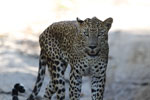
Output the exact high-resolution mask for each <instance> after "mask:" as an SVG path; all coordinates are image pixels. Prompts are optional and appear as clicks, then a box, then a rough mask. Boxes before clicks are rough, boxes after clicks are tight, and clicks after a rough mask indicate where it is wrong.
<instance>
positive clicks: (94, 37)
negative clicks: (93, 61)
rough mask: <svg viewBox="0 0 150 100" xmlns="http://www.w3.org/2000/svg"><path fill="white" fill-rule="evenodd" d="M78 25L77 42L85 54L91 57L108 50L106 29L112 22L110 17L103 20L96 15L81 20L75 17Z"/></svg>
mask: <svg viewBox="0 0 150 100" xmlns="http://www.w3.org/2000/svg"><path fill="white" fill-rule="evenodd" d="M77 22H78V26H79V34H78V38H79V40H78V43H79V44H80V48H82V51H84V52H85V53H86V54H87V55H89V56H91V57H93V56H98V55H99V54H100V53H103V52H108V31H109V29H110V28H111V24H112V22H113V19H112V18H107V19H106V20H104V21H101V20H99V19H98V18H96V17H93V18H91V19H90V18H87V19H85V20H81V19H79V18H77Z"/></svg>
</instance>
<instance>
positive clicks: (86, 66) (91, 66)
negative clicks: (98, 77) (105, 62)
mask: <svg viewBox="0 0 150 100" xmlns="http://www.w3.org/2000/svg"><path fill="white" fill-rule="evenodd" d="M99 63H100V62H99V61H98V59H96V58H95V59H94V58H92V59H88V58H85V59H83V60H81V63H78V64H77V65H78V66H77V70H78V71H79V73H80V74H81V75H82V76H91V75H94V74H99V73H100V71H101V70H100V69H101V66H100V65H99Z"/></svg>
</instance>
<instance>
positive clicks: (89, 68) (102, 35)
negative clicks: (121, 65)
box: [13, 17, 113, 100]
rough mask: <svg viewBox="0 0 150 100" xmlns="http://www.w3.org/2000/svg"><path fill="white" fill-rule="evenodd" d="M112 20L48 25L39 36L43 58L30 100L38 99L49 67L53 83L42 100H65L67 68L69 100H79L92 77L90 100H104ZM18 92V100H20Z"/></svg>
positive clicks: (91, 19) (88, 19)
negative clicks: (82, 88)
mask: <svg viewBox="0 0 150 100" xmlns="http://www.w3.org/2000/svg"><path fill="white" fill-rule="evenodd" d="M112 23H113V18H111V17H109V18H107V19H105V20H104V21H102V20H100V19H98V18H97V17H92V18H86V19H84V20H81V19H80V18H78V17H77V18H76V20H73V21H59V22H55V23H52V24H51V25H50V26H48V27H47V28H46V29H45V30H44V31H43V33H42V34H41V35H40V36H39V45H40V49H41V51H40V57H39V70H38V76H37V80H36V83H35V86H34V88H33V91H32V93H31V94H30V96H29V97H28V98H27V100H36V99H35V98H36V96H37V95H38V93H39V91H40V89H41V86H42V84H43V80H44V76H45V71H46V68H47V70H48V72H49V76H50V81H49V83H48V85H47V87H46V89H45V93H44V96H43V99H42V100H51V99H52V96H53V95H54V94H56V99H57V100H65V77H64V73H65V71H66V68H67V66H68V65H70V67H71V71H70V74H69V77H70V79H69V84H70V87H69V100H80V98H81V87H82V78H83V77H84V76H89V77H91V81H90V82H91V99H92V100H103V97H104V96H103V94H104V90H105V83H106V69H107V64H108V58H109V43H108V33H109V30H110V28H111V26H112ZM17 85H18V84H17ZM17 92H18V91H17V90H16V92H15V93H16V94H15V93H14V95H15V99H13V100H18V95H17V94H18V93H17Z"/></svg>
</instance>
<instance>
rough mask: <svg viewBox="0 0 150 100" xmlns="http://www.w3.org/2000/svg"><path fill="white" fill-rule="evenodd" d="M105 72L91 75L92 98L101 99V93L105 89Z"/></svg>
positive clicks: (94, 99)
mask: <svg viewBox="0 0 150 100" xmlns="http://www.w3.org/2000/svg"><path fill="white" fill-rule="evenodd" d="M105 78H106V75H105V72H104V71H103V74H101V75H99V76H94V75H93V76H92V87H91V92H92V100H103V93H104V89H105Z"/></svg>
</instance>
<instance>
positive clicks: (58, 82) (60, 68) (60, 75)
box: [44, 59, 67, 100]
mask: <svg viewBox="0 0 150 100" xmlns="http://www.w3.org/2000/svg"><path fill="white" fill-rule="evenodd" d="M66 67H67V63H66V62H65V61H63V60H58V59H55V60H54V59H53V60H49V62H48V69H49V72H50V75H51V79H52V80H51V81H50V83H49V85H48V86H47V88H46V92H45V95H44V97H45V98H46V99H48V98H49V100H51V98H52V95H53V94H54V93H56V97H57V100H65V79H64V72H65V69H66Z"/></svg>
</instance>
